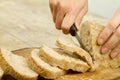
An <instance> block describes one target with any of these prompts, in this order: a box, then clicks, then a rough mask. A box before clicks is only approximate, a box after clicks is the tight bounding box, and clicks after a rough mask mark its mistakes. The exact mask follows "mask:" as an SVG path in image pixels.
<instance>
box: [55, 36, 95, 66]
mask: <svg viewBox="0 0 120 80" xmlns="http://www.w3.org/2000/svg"><path fill="white" fill-rule="evenodd" d="M56 45H57V46H58V47H60V48H61V49H63V50H65V51H69V52H72V53H74V54H77V55H78V56H79V57H80V59H82V60H83V61H85V62H87V63H88V65H90V67H92V66H93V62H92V58H91V56H90V54H89V53H88V52H86V51H85V50H84V49H82V48H80V47H78V46H77V45H75V43H74V41H73V40H72V39H71V38H65V37H63V38H59V39H57V40H56Z"/></svg>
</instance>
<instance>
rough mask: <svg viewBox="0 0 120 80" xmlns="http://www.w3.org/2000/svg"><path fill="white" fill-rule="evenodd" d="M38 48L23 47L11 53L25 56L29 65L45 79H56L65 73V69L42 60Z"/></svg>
mask: <svg viewBox="0 0 120 80" xmlns="http://www.w3.org/2000/svg"><path fill="white" fill-rule="evenodd" d="M39 49H40V48H24V49H21V50H16V51H13V53H14V54H17V55H20V56H23V57H25V58H26V59H27V62H28V64H29V67H30V68H32V69H33V70H34V71H35V72H37V73H38V74H39V75H40V76H41V77H44V78H46V79H56V78H57V77H60V76H62V75H65V74H66V72H67V71H65V70H62V69H60V68H58V67H54V66H51V65H50V64H48V63H46V62H45V61H44V60H42V59H41V56H40V51H39Z"/></svg>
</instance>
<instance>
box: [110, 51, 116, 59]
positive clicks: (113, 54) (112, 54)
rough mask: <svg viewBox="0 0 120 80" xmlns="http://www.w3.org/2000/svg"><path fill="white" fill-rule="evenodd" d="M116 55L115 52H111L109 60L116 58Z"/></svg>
mask: <svg viewBox="0 0 120 80" xmlns="http://www.w3.org/2000/svg"><path fill="white" fill-rule="evenodd" d="M117 54H118V53H117V52H113V53H111V55H110V56H111V58H112V59H113V58H115V57H116V56H117Z"/></svg>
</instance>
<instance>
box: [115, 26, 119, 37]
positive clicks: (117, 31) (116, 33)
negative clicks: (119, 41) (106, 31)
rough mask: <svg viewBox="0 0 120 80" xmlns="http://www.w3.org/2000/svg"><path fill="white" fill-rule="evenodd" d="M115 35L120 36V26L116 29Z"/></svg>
mask: <svg viewBox="0 0 120 80" xmlns="http://www.w3.org/2000/svg"><path fill="white" fill-rule="evenodd" d="M115 35H116V36H117V37H120V28H118V29H117V30H116V32H115Z"/></svg>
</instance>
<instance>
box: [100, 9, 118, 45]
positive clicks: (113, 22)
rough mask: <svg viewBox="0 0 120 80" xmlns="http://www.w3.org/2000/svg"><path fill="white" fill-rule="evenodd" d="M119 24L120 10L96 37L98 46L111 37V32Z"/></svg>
mask: <svg viewBox="0 0 120 80" xmlns="http://www.w3.org/2000/svg"><path fill="white" fill-rule="evenodd" d="M119 24H120V9H118V10H117V12H116V13H115V15H114V16H113V18H112V19H111V21H110V22H109V23H108V24H107V26H106V27H105V29H104V30H103V31H102V32H101V34H100V35H99V37H98V44H99V45H103V44H104V43H105V42H106V41H107V40H108V39H109V38H110V36H111V34H112V32H113V31H114V30H115V29H116V28H117V27H118V25H119Z"/></svg>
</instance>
